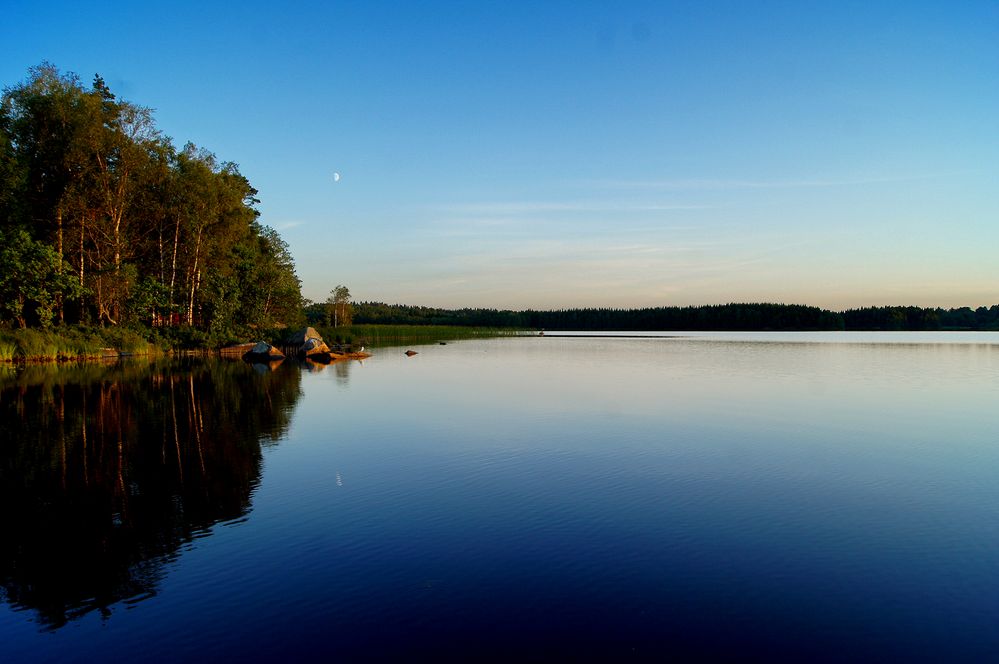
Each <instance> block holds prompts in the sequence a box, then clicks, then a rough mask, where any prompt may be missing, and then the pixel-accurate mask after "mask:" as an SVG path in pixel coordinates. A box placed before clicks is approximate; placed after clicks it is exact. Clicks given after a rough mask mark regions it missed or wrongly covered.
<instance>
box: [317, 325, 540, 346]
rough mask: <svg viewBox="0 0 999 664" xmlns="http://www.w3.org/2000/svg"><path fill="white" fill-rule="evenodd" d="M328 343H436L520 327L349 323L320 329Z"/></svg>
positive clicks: (511, 331) (506, 332)
mask: <svg viewBox="0 0 999 664" xmlns="http://www.w3.org/2000/svg"><path fill="white" fill-rule="evenodd" d="M316 331H317V332H319V334H321V335H322V336H323V339H324V340H326V343H348V344H349V343H352V344H353V345H355V346H358V345H365V346H392V345H397V344H399V343H402V342H412V343H433V342H435V341H445V340H446V341H452V340H456V339H479V338H488V337H500V336H512V335H517V334H520V333H521V332H520V331H519V330H514V329H510V328H502V327H465V326H461V325H345V326H343V327H336V328H333V327H321V328H317V330H316Z"/></svg>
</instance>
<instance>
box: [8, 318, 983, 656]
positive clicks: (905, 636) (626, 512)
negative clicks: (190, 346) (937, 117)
mask: <svg viewBox="0 0 999 664" xmlns="http://www.w3.org/2000/svg"><path fill="white" fill-rule="evenodd" d="M658 336H659V337H660V338H628V337H627V336H625V335H617V336H615V337H603V338H593V337H587V336H566V337H563V336H559V337H554V336H548V337H543V338H539V337H519V338H500V339H490V340H472V341H460V342H448V343H447V345H436V344H435V345H425V346H414V347H413V349H414V350H417V351H419V354H418V355H415V356H413V357H406V356H405V355H403V352H402V351H403V350H405V348H382V349H377V350H376V351H375V354H374V356H373V357H371V358H370V359H369V360H366V361H364V362H363V363H361V362H356V361H355V362H349V363H343V364H334V365H331V366H326V367H323V366H312V365H300V364H298V363H297V362H287V361H286V362H284V363H282V364H280V365H278V366H276V367H273V368H271V367H263V366H250V365H246V364H244V363H242V362H239V361H222V360H210V359H201V358H179V359H167V360H139V359H137V360H132V361H128V362H121V363H117V364H110V365H102V364H97V363H94V364H85V365H73V366H58V367H57V366H43V365H36V366H28V367H25V368H21V369H17V370H15V369H14V368H12V367H0V372H5V373H0V416H2V419H0V498H2V503H0V514H2V515H3V537H2V539H0V541H2V544H0V588H2V589H0V599H2V605H0V643H2V644H3V645H2V646H0V648H2V651H0V652H2V655H0V658H2V659H3V660H4V661H9V662H13V661H60V662H62V661H95V660H124V659H126V658H131V659H138V660H142V661H150V660H153V661H155V660H161V661H180V660H187V661H191V660H209V659H217V658H224V659H226V660H235V659H248V660H251V661H252V660H260V659H282V660H291V661H294V660H298V659H323V660H340V661H375V660H395V661H413V660H424V661H441V660H463V661H474V660H481V659H507V660H515V661H520V660H534V661H537V660H545V661H553V660H577V661H578V660H606V661H617V660H629V659H631V660H646V661H651V660H656V661H662V660H663V659H669V658H675V659H679V660H684V661H691V660H718V659H727V660H754V659H755V660H769V661H773V660H780V659H799V660H803V661H844V660H846V661H875V660H877V661H897V660H905V661H916V660H918V661H941V660H951V661H953V660H965V661H967V660H977V661H982V660H994V659H996V657H997V656H999V333H966V334H962V333H898V334H889V333H886V334H875V333H854V334H848V333H816V334H808V333H800V334H799V333H757V334H749V333H746V334H737V333H691V334H689V335H683V334H680V333H663V334H661V335H658Z"/></svg>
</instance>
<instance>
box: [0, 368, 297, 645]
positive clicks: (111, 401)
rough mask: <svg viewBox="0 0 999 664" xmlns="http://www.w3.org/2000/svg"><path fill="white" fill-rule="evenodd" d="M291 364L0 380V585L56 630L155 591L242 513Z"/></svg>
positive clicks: (276, 433) (27, 374) (44, 373)
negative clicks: (200, 544)
mask: <svg viewBox="0 0 999 664" xmlns="http://www.w3.org/2000/svg"><path fill="white" fill-rule="evenodd" d="M300 382H301V373H300V371H299V368H298V367H297V366H284V367H279V368H277V369H276V370H274V371H270V372H266V373H264V374H260V373H258V372H256V371H254V369H253V368H252V367H250V366H247V365H245V364H244V363H242V362H224V361H222V362H218V361H209V360H202V359H194V358H188V359H186V360H176V361H161V362H155V363H151V364H150V363H115V364H111V365H101V364H94V363H91V364H82V365H78V366H73V367H56V366H52V365H45V366H32V367H27V368H25V369H24V370H22V371H20V372H18V373H16V374H13V375H12V374H7V375H3V376H0V516H2V519H3V529H4V532H3V536H2V538H0V584H2V591H3V595H4V599H5V600H6V601H7V602H8V603H10V604H11V605H12V606H14V607H15V608H29V609H33V610H35V611H36V612H37V613H38V616H39V619H40V621H41V622H42V624H43V625H45V626H46V627H48V628H51V629H55V628H58V627H60V626H62V625H64V624H66V622H67V621H69V620H72V619H74V618H77V617H79V616H81V615H84V614H86V613H89V612H90V611H93V610H101V611H102V613H107V611H108V607H109V606H110V605H112V604H114V603H116V602H119V601H121V600H125V599H129V598H132V599H141V598H142V597H145V596H149V595H152V594H155V593H156V589H157V586H158V583H159V580H160V579H161V578H162V576H163V566H164V563H165V562H167V561H169V560H170V559H171V558H173V557H175V556H176V555H177V552H178V550H179V549H180V547H181V546H182V545H183V544H184V543H186V542H188V541H190V540H191V539H192V537H193V536H194V535H196V534H197V533H199V532H200V531H204V530H205V529H207V528H209V527H211V526H212V525H213V524H215V523H217V522H219V521H225V520H231V519H237V518H239V517H241V516H244V515H245V514H246V513H247V512H248V511H249V509H250V502H251V495H252V492H253V489H254V487H255V486H256V485H257V483H258V482H259V478H260V463H261V445H268V444H273V443H275V442H276V441H277V440H279V439H280V437H281V436H282V435H283V434H284V432H285V431H286V430H287V427H288V424H289V422H290V419H291V416H292V411H293V409H294V406H295V404H296V402H297V400H298V397H299V395H300V393H301V392H300Z"/></svg>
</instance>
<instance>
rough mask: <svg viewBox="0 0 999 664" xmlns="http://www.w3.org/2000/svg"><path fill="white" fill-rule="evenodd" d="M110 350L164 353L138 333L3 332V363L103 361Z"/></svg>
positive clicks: (82, 329)
mask: <svg viewBox="0 0 999 664" xmlns="http://www.w3.org/2000/svg"><path fill="white" fill-rule="evenodd" d="M106 349H113V350H115V351H121V352H123V353H130V354H144V355H145V354H156V353H159V352H162V351H161V349H160V348H159V347H158V346H156V345H154V344H152V343H150V342H149V340H148V339H147V338H146V337H145V335H144V334H143V333H142V332H141V331H138V330H129V329H122V328H105V329H96V328H86V327H57V328H53V329H49V330H39V329H34V328H25V329H19V330H13V331H6V330H5V331H0V361H7V362H10V361H13V360H31V361H39V360H48V361H53V360H69V359H76V358H85V357H99V356H101V355H103V354H104V353H105V352H106Z"/></svg>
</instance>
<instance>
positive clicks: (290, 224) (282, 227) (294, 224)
mask: <svg viewBox="0 0 999 664" xmlns="http://www.w3.org/2000/svg"><path fill="white" fill-rule="evenodd" d="M304 225H305V222H304V221H282V222H280V223H277V224H273V228H274V230H276V231H278V232H281V231H287V230H290V229H292V228H298V227H299V226H304Z"/></svg>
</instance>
